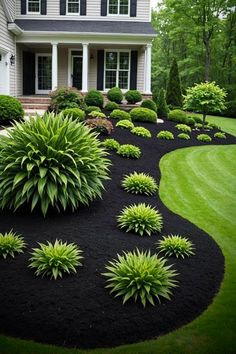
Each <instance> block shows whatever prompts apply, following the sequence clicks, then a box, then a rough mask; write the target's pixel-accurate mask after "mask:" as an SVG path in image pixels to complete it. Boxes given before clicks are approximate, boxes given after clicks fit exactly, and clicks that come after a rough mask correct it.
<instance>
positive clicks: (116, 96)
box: [107, 87, 123, 103]
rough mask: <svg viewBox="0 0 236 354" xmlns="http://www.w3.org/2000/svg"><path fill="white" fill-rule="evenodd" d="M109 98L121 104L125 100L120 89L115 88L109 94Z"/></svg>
mask: <svg viewBox="0 0 236 354" xmlns="http://www.w3.org/2000/svg"><path fill="white" fill-rule="evenodd" d="M107 98H108V99H109V100H110V101H112V102H115V103H121V102H122V100H123V93H122V91H121V89H120V88H119V87H113V88H111V89H110V90H109V91H108V92H107Z"/></svg>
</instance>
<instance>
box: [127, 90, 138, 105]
mask: <svg viewBox="0 0 236 354" xmlns="http://www.w3.org/2000/svg"><path fill="white" fill-rule="evenodd" d="M125 99H126V101H127V102H128V103H131V104H134V103H137V102H140V101H142V95H141V93H140V92H139V91H138V90H129V91H127V92H126V93H125Z"/></svg>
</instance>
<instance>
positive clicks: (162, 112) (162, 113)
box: [157, 88, 169, 118]
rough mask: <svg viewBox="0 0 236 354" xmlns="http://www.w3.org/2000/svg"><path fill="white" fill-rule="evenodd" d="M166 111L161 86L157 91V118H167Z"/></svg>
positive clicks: (163, 92)
mask: <svg viewBox="0 0 236 354" xmlns="http://www.w3.org/2000/svg"><path fill="white" fill-rule="evenodd" d="M168 111H169V109H168V106H167V103H166V97H165V90H164V89H163V88H162V89H161V90H160V91H159V97H158V102H157V115H158V117H159V118H167V117H168Z"/></svg>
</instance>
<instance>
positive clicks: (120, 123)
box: [116, 119, 134, 129]
mask: <svg viewBox="0 0 236 354" xmlns="http://www.w3.org/2000/svg"><path fill="white" fill-rule="evenodd" d="M116 127H119V128H124V129H133V128H134V123H132V122H131V121H130V120H128V119H122V120H119V121H118V122H117V123H116Z"/></svg>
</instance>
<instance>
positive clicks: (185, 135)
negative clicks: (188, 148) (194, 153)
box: [177, 133, 190, 140]
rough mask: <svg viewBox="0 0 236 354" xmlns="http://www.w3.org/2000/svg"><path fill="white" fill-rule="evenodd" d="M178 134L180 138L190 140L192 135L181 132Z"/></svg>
mask: <svg viewBox="0 0 236 354" xmlns="http://www.w3.org/2000/svg"><path fill="white" fill-rule="evenodd" d="M177 136H178V138H180V139H183V140H189V139H190V135H189V134H186V133H180V134H178V135H177Z"/></svg>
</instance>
